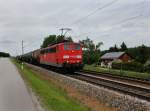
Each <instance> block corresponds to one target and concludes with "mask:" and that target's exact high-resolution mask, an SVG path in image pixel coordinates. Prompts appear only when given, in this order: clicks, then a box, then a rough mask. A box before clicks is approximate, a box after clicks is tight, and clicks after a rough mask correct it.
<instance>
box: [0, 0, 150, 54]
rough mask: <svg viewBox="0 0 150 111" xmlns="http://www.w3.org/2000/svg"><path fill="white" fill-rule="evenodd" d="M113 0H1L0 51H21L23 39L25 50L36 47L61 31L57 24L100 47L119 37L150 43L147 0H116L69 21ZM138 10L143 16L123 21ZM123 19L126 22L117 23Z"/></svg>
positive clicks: (77, 38)
mask: <svg viewBox="0 0 150 111" xmlns="http://www.w3.org/2000/svg"><path fill="white" fill-rule="evenodd" d="M112 1H113V0H102V1H99V0H94V1H93V0H13V1H12V0H5V1H4V0H1V1H0V51H1V50H3V51H8V52H10V53H12V54H14V55H16V53H21V41H22V40H24V41H25V44H26V47H25V52H28V51H31V50H33V49H37V48H39V47H40V45H41V43H42V40H43V39H44V37H45V36H47V35H49V34H60V31H59V28H62V27H71V28H72V29H73V31H71V32H70V33H68V35H72V36H73V38H74V39H75V40H76V41H78V40H79V39H84V38H86V37H87V36H88V37H91V39H93V40H94V41H95V42H97V41H103V42H104V45H103V47H102V48H103V49H107V48H108V47H109V46H112V45H113V44H115V43H121V42H122V41H125V42H126V43H127V44H128V45H129V46H130V47H131V46H137V45H140V44H142V43H145V44H146V45H150V44H149V43H150V39H149V34H150V31H149V30H150V28H149V25H150V22H149V19H150V16H147V15H148V14H149V15H150V7H149V6H150V2H149V1H147V0H118V1H117V2H116V3H114V4H113V5H111V6H109V7H107V8H105V9H103V10H100V11H97V12H96V13H95V14H94V15H92V16H90V17H88V18H86V19H84V20H83V21H82V22H79V23H78V24H74V25H70V24H71V23H73V22H74V21H76V20H78V19H80V18H82V17H84V16H86V15H88V14H89V13H91V12H92V11H93V10H95V9H97V8H99V7H102V6H103V5H105V4H107V3H109V2H112ZM140 14H141V15H142V16H140V17H137V18H136V19H133V20H127V21H126V19H127V18H130V17H134V16H137V15H140ZM123 20H125V22H123V23H121V24H120V23H119V24H117V23H118V22H122V21H123ZM116 24H117V25H116ZM135 38H136V41H134V40H135ZM133 41H134V42H133ZM6 44H7V47H6Z"/></svg>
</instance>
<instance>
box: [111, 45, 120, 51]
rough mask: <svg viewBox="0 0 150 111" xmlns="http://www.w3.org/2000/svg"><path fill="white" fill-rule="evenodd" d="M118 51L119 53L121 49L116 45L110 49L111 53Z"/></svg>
mask: <svg viewBox="0 0 150 111" xmlns="http://www.w3.org/2000/svg"><path fill="white" fill-rule="evenodd" d="M118 51H119V48H118V46H117V45H116V44H115V45H114V47H110V48H109V52H118Z"/></svg>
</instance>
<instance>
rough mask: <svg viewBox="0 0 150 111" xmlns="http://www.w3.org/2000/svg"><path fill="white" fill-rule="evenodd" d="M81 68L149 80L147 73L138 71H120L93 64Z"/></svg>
mask: <svg viewBox="0 0 150 111" xmlns="http://www.w3.org/2000/svg"><path fill="white" fill-rule="evenodd" d="M83 70H89V71H96V72H104V73H111V74H112V75H119V76H125V77H131V78H137V79H144V80H150V74H149V73H139V72H133V71H124V70H122V71H120V70H115V69H108V68H101V67H100V66H93V65H85V66H84V69H83Z"/></svg>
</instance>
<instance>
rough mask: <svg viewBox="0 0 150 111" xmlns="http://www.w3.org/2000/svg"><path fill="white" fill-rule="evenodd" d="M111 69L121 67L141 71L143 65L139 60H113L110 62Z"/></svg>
mask: <svg viewBox="0 0 150 111" xmlns="http://www.w3.org/2000/svg"><path fill="white" fill-rule="evenodd" d="M112 68H113V69H123V70H130V71H136V72H143V71H144V66H143V64H141V63H139V62H134V61H133V62H113V63H112Z"/></svg>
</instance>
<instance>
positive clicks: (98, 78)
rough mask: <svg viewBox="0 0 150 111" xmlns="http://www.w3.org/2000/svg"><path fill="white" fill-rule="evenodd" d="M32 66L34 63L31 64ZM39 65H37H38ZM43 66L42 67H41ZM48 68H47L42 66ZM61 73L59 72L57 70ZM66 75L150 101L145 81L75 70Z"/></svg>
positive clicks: (149, 92) (148, 89) (147, 85)
mask: <svg viewBox="0 0 150 111" xmlns="http://www.w3.org/2000/svg"><path fill="white" fill-rule="evenodd" d="M30 67H31V66H30ZM32 67H34V65H32ZM38 67H39V66H38ZM42 68H43V67H42ZM43 69H44V70H48V69H47V68H43ZM58 73H59V74H61V73H60V72H58ZM66 76H69V77H72V78H75V79H79V80H82V81H86V82H88V83H91V84H93V85H97V86H101V87H105V88H108V89H111V90H115V91H119V92H121V93H124V94H128V95H131V96H134V97H137V98H140V99H142V100H147V101H149V102H150V83H149V82H145V81H139V80H133V81H132V79H128V78H123V77H111V76H105V75H100V74H94V73H92V74H91V73H87V72H86V73H85V72H82V71H81V72H75V73H74V74H71V75H70V74H67V75H66Z"/></svg>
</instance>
